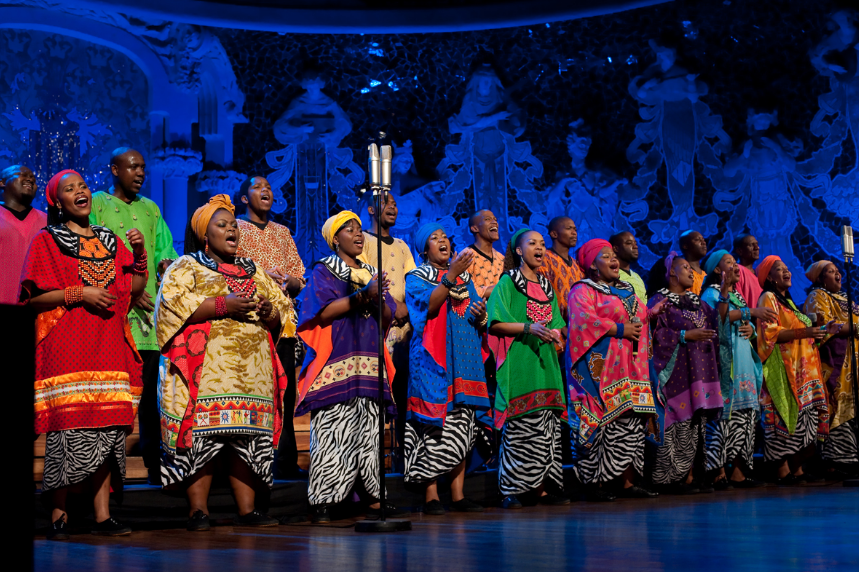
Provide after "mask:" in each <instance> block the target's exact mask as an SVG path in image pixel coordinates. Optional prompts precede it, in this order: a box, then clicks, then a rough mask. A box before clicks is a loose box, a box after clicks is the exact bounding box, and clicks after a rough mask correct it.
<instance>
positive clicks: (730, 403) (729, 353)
mask: <svg viewBox="0 0 859 572" xmlns="http://www.w3.org/2000/svg"><path fill="white" fill-rule="evenodd" d="M721 295H722V293H721V291H720V289H719V287H718V286H716V285H715V284H713V285H711V286H709V287H708V288H706V289H705V290H704V294H703V295H702V296H701V300H702V301H703V302H704V303H706V304H707V305H709V306H710V307H711V308H713V309H714V310H716V314H717V315H716V318H717V320H718V323H719V327H718V332H719V376H720V380H721V382H720V385H721V388H722V399H723V400H724V401H723V415H724V416H725V417H726V418H730V417H731V415H732V414H733V412H735V411H740V410H744V409H750V410H753V411H757V410H758V408H759V407H760V405H759V403H760V395H761V386H762V385H763V381H764V373H763V365H762V364H761V358H759V357H758V352H757V351H756V350H755V347H754V345H752V342H751V341H749V340H747V339H745V338H744V337H743V336H742V335H741V334H740V325H741V323H742V322H741V321H740V320H737V321H735V322H732V321H730V320H729V319H727V318H726V319H725V320H722V318H721V317H720V316H719V315H718V304H719V298H720V297H721ZM747 306H748V305H747V304H746V300H745V298H744V297H743V295H742V293H740V291H739V290H738V289H737V288H736V286H735V287H734V291H733V292H731V293H730V295H729V296H728V311H729V312H731V311H734V310H741V309H743V308H746V307H747Z"/></svg>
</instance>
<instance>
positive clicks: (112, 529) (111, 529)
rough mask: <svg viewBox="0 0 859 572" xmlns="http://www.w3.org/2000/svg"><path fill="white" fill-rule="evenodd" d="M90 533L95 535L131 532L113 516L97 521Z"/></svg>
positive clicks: (115, 534) (127, 533)
mask: <svg viewBox="0 0 859 572" xmlns="http://www.w3.org/2000/svg"><path fill="white" fill-rule="evenodd" d="M92 533H93V534H94V535H96V536H128V535H129V534H131V528H130V527H128V526H125V525H124V524H122V523H121V522H118V521H117V520H116V519H114V518H108V519H107V520H104V521H102V522H97V523H96V524H95V526H94V527H93V529H92Z"/></svg>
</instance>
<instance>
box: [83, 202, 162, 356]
mask: <svg viewBox="0 0 859 572" xmlns="http://www.w3.org/2000/svg"><path fill="white" fill-rule="evenodd" d="M89 222H90V224H97V225H101V226H104V227H107V228H109V229H110V230H112V231H113V232H114V233H116V236H117V237H118V238H119V240H121V241H122V243H123V244H125V245H126V246H128V245H127V244H126V242H125V233H126V232H128V231H129V230H131V229H132V228H136V229H137V230H139V231H140V232H141V233H142V234H143V242H144V244H145V246H146V255H147V256H146V261H147V268H148V270H149V278H148V280H147V281H146V292H147V293H148V294H149V295H150V296H152V299H153V300H154V299H155V296H156V295H157V294H158V277H157V269H158V264H159V263H160V262H161V261H162V260H175V259H176V258H178V256H179V255H178V254H176V250H175V249H174V248H173V235H172V234H170V229H169V228H168V227H167V223H165V222H164V217H162V216H161V211H160V210H159V209H158V205H156V204H155V203H154V202H152V201H151V200H149V199H147V198H146V197H142V196H140V195H138V196H137V197H136V198H135V199H134V200H133V201H131V203H130V204H129V203H126V202H125V201H123V200H121V199H118V198H116V197H114V196H113V195H111V194H110V193H105V192H98V193H93V195H92V211H91V212H90V215H89ZM128 321H129V322H130V323H131V333H132V335H133V336H134V342H135V343H136V344H137V349H138V350H157V349H158V342H157V341H156V339H155V328H154V324H155V320H154V317H153V315H152V314H151V313H150V314H147V313H146V312H145V311H144V310H143V309H142V308H132V309H131V311H130V312H129V313H128Z"/></svg>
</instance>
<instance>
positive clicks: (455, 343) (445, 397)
mask: <svg viewBox="0 0 859 572" xmlns="http://www.w3.org/2000/svg"><path fill="white" fill-rule="evenodd" d="M445 274H446V272H443V271H440V270H438V269H436V268H434V267H433V266H431V265H429V264H422V265H421V266H419V267H418V268H417V269H415V270H413V271H412V272H409V273H408V275H406V304H408V307H409V316H410V318H411V321H412V324H413V325H414V328H415V331H414V334H413V335H412V339H411V345H410V351H409V363H410V364H411V365H412V367H410V368H409V390H408V396H409V397H408V399H409V401H408V410H407V413H406V419H407V420H411V419H414V420H417V421H420V422H422V423H428V424H430V425H439V426H444V423H445V419H446V417H447V414H448V413H449V412H451V411H453V409H454V407H456V406H458V405H463V406H469V407H471V408H472V409H474V410H477V411H488V410H489V394H488V392H487V390H486V376H485V372H484V368H483V357H482V356H481V353H480V334H479V333H478V331H477V324H476V322H475V320H474V317H473V316H472V315H471V310H470V309H471V304H472V300H474V299H476V298H477V289H476V288H475V287H474V283H473V282H472V280H471V276H469V275H468V273H463V274H462V275H460V276H457V277H456V279H455V280H456V284H457V287H456V288H455V289H453V290H451V293H450V295H449V297H448V299H447V300H445V302H444V303H443V304H442V306H441V308H439V311H438V314H436V316H434V317H432V318H430V317H429V314H428V311H429V301H430V296H431V295H432V292H433V291H434V290H435V289H436V287H437V286H438V285H439V284H440V283H441V279H442V276H444V275H445Z"/></svg>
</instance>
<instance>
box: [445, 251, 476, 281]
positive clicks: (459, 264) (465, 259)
mask: <svg viewBox="0 0 859 572" xmlns="http://www.w3.org/2000/svg"><path fill="white" fill-rule="evenodd" d="M473 260H474V251H473V250H471V249H466V250H463V251H462V252H460V253H459V254H456V255H454V259H453V262H451V263H450V270H449V271H448V277H447V279H448V280H450V281H451V282H456V277H457V276H459V275H460V274H462V273H463V272H465V271H466V270H468V268H469V267H470V266H471V262H472V261H473Z"/></svg>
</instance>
